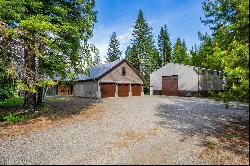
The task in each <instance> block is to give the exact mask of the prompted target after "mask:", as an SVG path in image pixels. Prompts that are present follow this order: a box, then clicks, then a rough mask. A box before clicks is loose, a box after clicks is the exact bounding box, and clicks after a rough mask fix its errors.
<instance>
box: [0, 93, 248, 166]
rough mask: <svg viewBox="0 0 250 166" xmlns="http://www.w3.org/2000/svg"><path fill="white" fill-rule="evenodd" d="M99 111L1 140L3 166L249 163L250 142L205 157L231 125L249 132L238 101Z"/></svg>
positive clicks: (165, 102) (128, 102) (110, 104)
mask: <svg viewBox="0 0 250 166" xmlns="http://www.w3.org/2000/svg"><path fill="white" fill-rule="evenodd" d="M96 107H97V108H98V109H101V110H102V111H101V113H100V114H98V115H96V116H90V117H89V118H88V119H86V120H84V119H83V118H80V117H79V116H83V115H81V114H80V115H78V116H75V117H72V120H71V121H67V122H65V123H60V124H54V125H53V126H52V127H49V128H45V129H42V130H39V131H37V132H34V133H30V134H26V135H22V136H19V137H18V138H15V139H9V140H6V141H3V142H1V143H0V164H249V160H248V159H246V158H243V156H248V155H249V151H247V150H246V149H248V148H249V146H248V144H247V145H245V147H242V148H243V149H242V152H241V153H239V152H238V151H237V152H236V151H233V150H232V149H229V150H225V149H222V150H219V151H217V152H216V153H217V156H211V155H210V156H209V154H206V156H205V157H204V154H205V152H207V150H211V148H210V149H207V146H204V140H210V141H211V140H213V141H215V142H216V141H218V140H219V138H220V136H221V134H224V133H223V132H226V131H227V129H229V127H228V125H229V124H237V127H241V130H244V131H245V130H247V129H246V128H247V127H248V126H249V124H248V121H249V120H248V119H249V112H247V111H245V110H243V108H242V107H241V106H239V107H237V105H236V104H235V103H231V105H230V108H229V109H227V110H225V109H224V108H223V104H222V103H221V102H218V101H213V100H209V99H199V98H182V97H164V96H144V97H127V98H107V99H104V100H103V101H102V102H101V103H98V104H97V105H96ZM89 109H93V108H89ZM93 111H95V109H93ZM243 122H244V123H243ZM242 123H243V124H244V125H242ZM247 137H248V135H247ZM244 148H245V149H244ZM207 156H209V157H210V158H209V157H207ZM218 156H221V158H223V159H225V156H226V160H221V159H220V158H218Z"/></svg>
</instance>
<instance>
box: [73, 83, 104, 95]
mask: <svg viewBox="0 0 250 166" xmlns="http://www.w3.org/2000/svg"><path fill="white" fill-rule="evenodd" d="M97 86H98V83H97V81H84V82H77V83H76V84H75V85H74V91H73V94H74V96H80V97H90V98H99V97H100V93H99V92H98V87H97Z"/></svg>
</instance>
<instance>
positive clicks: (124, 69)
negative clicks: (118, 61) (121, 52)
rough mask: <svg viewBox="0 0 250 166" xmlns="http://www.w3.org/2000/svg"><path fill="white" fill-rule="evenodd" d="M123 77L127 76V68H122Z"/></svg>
mask: <svg viewBox="0 0 250 166" xmlns="http://www.w3.org/2000/svg"><path fill="white" fill-rule="evenodd" d="M122 75H123V76H125V75H126V68H125V67H122Z"/></svg>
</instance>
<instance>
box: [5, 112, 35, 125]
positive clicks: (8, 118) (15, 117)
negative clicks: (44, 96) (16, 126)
mask: <svg viewBox="0 0 250 166" xmlns="http://www.w3.org/2000/svg"><path fill="white" fill-rule="evenodd" d="M36 115H37V114H36V113H33V112H30V113H9V114H7V115H2V116H1V117H0V121H3V122H7V123H14V122H19V121H26V120H29V119H33V118H35V117H36Z"/></svg>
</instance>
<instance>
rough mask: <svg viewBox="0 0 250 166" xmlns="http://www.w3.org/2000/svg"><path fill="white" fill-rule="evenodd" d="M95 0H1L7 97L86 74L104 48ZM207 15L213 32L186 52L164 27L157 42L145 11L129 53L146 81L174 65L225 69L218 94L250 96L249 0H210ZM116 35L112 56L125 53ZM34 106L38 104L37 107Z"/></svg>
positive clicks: (0, 74)
mask: <svg viewBox="0 0 250 166" xmlns="http://www.w3.org/2000/svg"><path fill="white" fill-rule="evenodd" d="M94 6H95V0H77V1H76V0H72V1H60V0H46V1H42V0H37V1H33V0H25V1H19V0H12V1H8V0H1V1H0V11H1V12H0V100H5V99H7V98H10V97H12V96H14V95H16V93H17V90H18V91H20V92H24V98H25V100H24V101H25V102H24V106H25V107H27V108H34V107H36V106H37V104H39V102H42V97H43V94H44V89H45V87H46V86H51V85H55V84H56V82H55V81H53V80H55V78H58V79H60V80H61V81H63V82H64V81H66V78H69V79H70V80H74V78H75V76H76V75H77V74H79V73H86V74H88V70H87V69H88V68H89V67H91V66H94V65H96V64H99V63H100V56H99V54H98V49H97V48H96V47H95V46H94V45H93V44H91V43H89V39H90V38H91V37H92V36H93V28H94V24H95V22H96V20H97V16H96V13H97V12H96V11H95V10H94ZM202 7H203V11H204V14H205V18H203V19H202V20H201V22H202V23H204V24H205V25H207V26H209V27H210V29H211V31H212V34H211V35H209V34H207V33H206V34H202V33H200V32H198V37H199V39H200V44H199V45H194V46H193V47H192V48H191V49H190V50H187V47H186V43H185V41H184V40H181V38H180V37H178V38H177V40H176V42H175V43H174V44H173V45H172V43H171V42H170V35H169V33H168V28H167V26H166V25H163V26H162V27H161V28H160V32H159V35H158V36H157V39H156V40H155V38H154V36H153V33H152V27H150V26H149V25H148V23H147V21H146V20H145V18H144V14H143V12H142V10H139V13H138V16H137V19H136V21H135V24H134V26H133V32H132V37H133V38H132V39H131V43H130V44H129V46H128V47H127V49H126V51H125V58H126V59H127V60H128V61H129V62H130V63H131V64H132V65H133V66H134V68H135V69H136V70H137V71H138V72H139V73H140V74H141V75H142V76H143V77H144V79H145V85H144V88H145V92H146V93H147V91H148V89H149V75H150V73H152V72H153V71H154V70H157V69H158V68H160V67H161V66H163V65H165V64H167V63H169V62H174V63H182V64H188V65H193V66H198V67H205V68H210V69H216V70H221V71H223V73H224V75H225V76H226V77H227V82H226V83H225V85H224V86H223V88H224V91H223V92H221V93H219V94H218V96H219V97H220V98H222V99H223V100H224V101H227V100H229V99H233V100H238V101H249V93H248V91H249V48H248V47H249V28H248V26H249V2H248V1H246V0H224V1H220V0H215V1H204V2H203V4H202ZM119 46H120V43H119V40H118V37H117V35H116V33H115V32H114V33H113V34H112V35H111V38H110V42H109V48H108V53H107V56H106V61H107V62H110V61H114V60H116V59H120V58H121V55H122V52H121V51H120V49H119ZM32 110H33V109H32Z"/></svg>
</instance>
